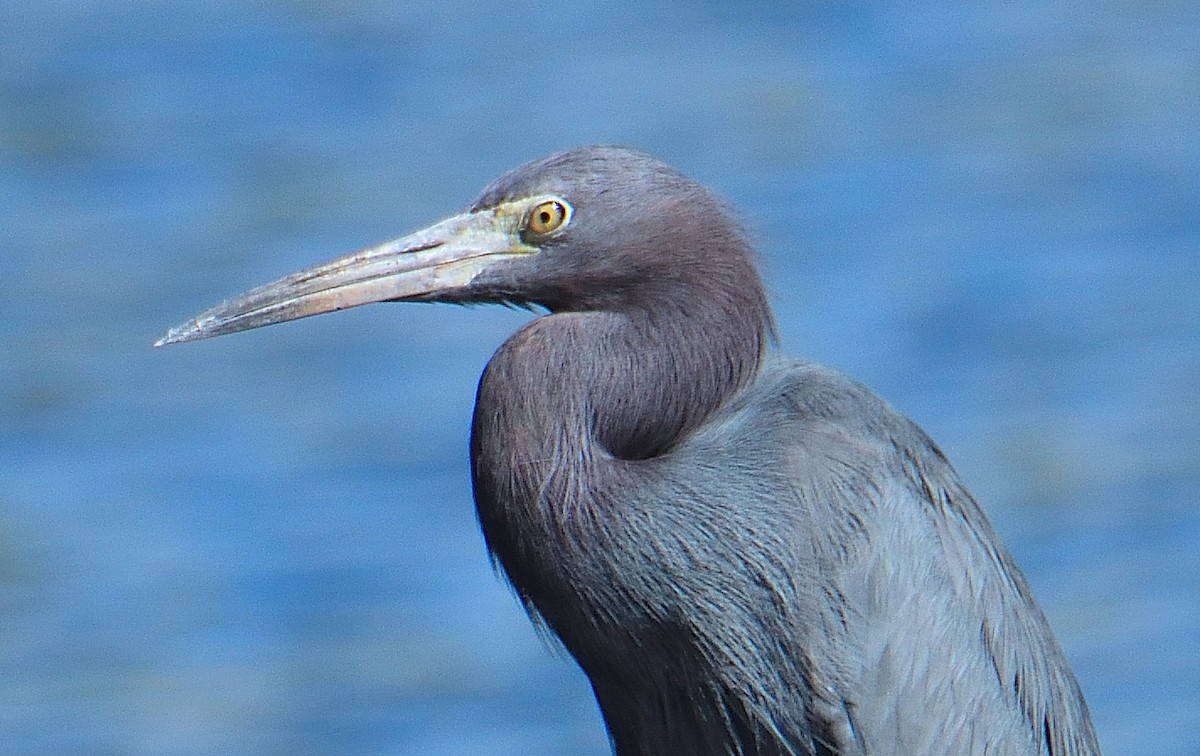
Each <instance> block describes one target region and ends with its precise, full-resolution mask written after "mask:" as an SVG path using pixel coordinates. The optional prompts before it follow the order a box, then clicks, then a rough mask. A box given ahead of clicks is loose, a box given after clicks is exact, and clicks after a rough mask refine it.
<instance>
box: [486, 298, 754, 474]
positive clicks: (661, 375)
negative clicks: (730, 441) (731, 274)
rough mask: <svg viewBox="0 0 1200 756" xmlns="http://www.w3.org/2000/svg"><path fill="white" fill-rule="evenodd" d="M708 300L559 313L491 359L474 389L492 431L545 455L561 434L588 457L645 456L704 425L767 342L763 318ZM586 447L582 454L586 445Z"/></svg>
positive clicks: (559, 443)
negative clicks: (495, 416)
mask: <svg viewBox="0 0 1200 756" xmlns="http://www.w3.org/2000/svg"><path fill="white" fill-rule="evenodd" d="M727 304H728V306H722V303H721V302H720V301H714V300H713V299H711V298H708V299H705V298H704V297H703V296H702V295H699V296H697V297H696V298H694V299H693V300H692V301H687V302H681V303H679V304H678V305H677V306H676V309H666V308H664V307H662V306H660V307H658V308H656V309H653V310H650V309H646V310H642V309H630V310H627V311H622V312H580V313H555V314H551V315H548V316H546V317H543V318H540V319H538V320H536V321H534V322H532V323H530V324H529V325H528V326H526V327H525V328H524V329H523V330H522V331H520V332H519V333H517V334H516V335H514V336H513V337H512V338H511V339H510V340H509V341H508V342H507V343H505V344H504V346H503V347H501V349H500V350H499V351H498V352H497V353H496V355H495V356H494V357H493V358H492V361H491V363H490V364H489V366H488V368H487V371H486V372H485V374H484V376H483V379H482V381H481V383H480V389H479V405H478V406H479V408H480V410H485V411H486V409H487V408H489V407H495V408H498V409H500V411H501V412H502V416H503V419H504V420H505V421H506V423H505V424H504V426H502V427H501V428H498V429H497V430H499V431H501V432H502V433H503V435H506V436H508V435H514V436H516V437H519V438H522V439H523V440H524V441H525V442H526V443H531V444H533V445H536V446H540V447H542V451H543V452H551V451H554V450H559V451H561V450H563V443H564V440H565V439H564V438H563V437H562V435H561V434H562V433H564V432H567V431H570V433H571V436H570V439H567V440H569V441H570V443H571V445H573V446H580V447H581V448H580V449H579V450H580V451H586V452H587V453H588V454H595V453H603V454H606V455H610V456H612V457H614V458H616V459H622V460H634V459H646V458H650V457H654V456H657V455H659V454H662V453H664V452H666V451H668V450H669V449H671V447H673V446H674V445H676V444H677V443H679V442H680V441H681V440H683V439H685V438H686V437H687V436H688V434H690V433H691V432H692V431H694V430H695V429H696V428H697V427H698V426H700V425H701V424H702V423H703V422H704V421H705V420H706V419H707V418H708V417H709V416H711V415H712V413H713V412H715V411H716V410H717V409H718V408H719V407H720V406H721V405H722V404H723V403H724V402H725V401H726V400H727V399H728V398H729V397H730V396H731V395H733V394H734V393H736V392H737V391H738V390H739V389H741V388H742V387H743V386H745V385H746V383H747V382H749V381H750V380H751V379H752V378H753V376H754V374H755V373H756V372H757V370H758V366H759V363H760V362H761V360H762V356H763V351H764V347H765V342H766V340H767V338H768V337H769V329H770V321H769V313H768V312H767V311H766V309H765V304H764V305H763V306H762V308H761V309H760V308H755V307H747V303H746V302H729V303H727ZM584 446H586V447H587V448H586V449H584V448H582V447H584Z"/></svg>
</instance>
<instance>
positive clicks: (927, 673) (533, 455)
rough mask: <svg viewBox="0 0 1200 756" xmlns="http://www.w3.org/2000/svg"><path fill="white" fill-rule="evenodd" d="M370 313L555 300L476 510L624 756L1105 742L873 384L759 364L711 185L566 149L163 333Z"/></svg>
mask: <svg viewBox="0 0 1200 756" xmlns="http://www.w3.org/2000/svg"><path fill="white" fill-rule="evenodd" d="M534 213H542V216H541V225H539V221H538V220H535V219H534V215H533V214H534ZM547 229H549V230H547ZM381 300H406V301H418V300H419V301H450V302H503V303H515V304H520V305H538V306H541V307H544V308H545V309H547V310H548V311H549V314H547V315H545V316H544V317H541V318H538V319H535V320H534V321H532V322H531V323H529V324H528V325H527V326H525V327H524V328H523V329H521V330H520V331H519V332H518V333H517V334H515V335H514V336H513V337H512V338H510V339H509V340H508V341H507V342H505V344H504V345H503V346H502V347H501V348H500V349H499V350H498V351H497V352H496V354H495V355H494V356H493V358H492V360H491V361H490V363H489V364H488V366H487V369H486V371H485V372H484V375H483V378H482V380H481V382H480V386H479V393H478V397H477V403H476V410H475V420H474V425H473V432H472V438H471V462H472V473H473V478H474V485H475V497H476V503H477V506H478V511H479V520H480V523H481V525H482V528H483V532H484V535H485V538H486V539H487V543H488V547H489V549H490V550H491V552H492V554H493V556H494V558H495V559H496V561H497V563H498V564H499V566H500V567H501V568H502V569H503V571H504V573H505V574H506V575H507V577H508V579H509V580H510V581H511V582H512V584H513V586H514V587H515V588H516V590H517V593H518V594H519V595H520V597H521V599H522V600H523V601H524V603H525V605H526V607H527V608H528V610H529V612H530V614H531V615H532V616H533V617H534V618H535V619H537V620H538V621H540V622H543V623H544V624H545V625H546V626H547V627H548V628H550V629H551V630H552V631H553V632H554V633H555V634H557V635H558V637H559V638H561V639H562V642H563V643H564V644H565V645H566V647H567V649H568V650H569V651H570V652H571V653H572V654H573V655H574V657H575V658H576V659H577V660H578V662H579V664H580V665H581V667H582V668H583V669H584V671H585V672H586V673H587V675H588V677H589V678H590V680H591V682H592V686H593V689H594V690H595V693H596V698H597V701H598V702H599V704H600V707H601V709H602V711H603V714H604V718H605V722H606V724H607V726H608V728H609V732H610V735H611V737H612V741H613V745H614V748H615V750H616V752H617V753H619V754H621V755H622V756H630V755H633V754H713V755H717V754H797V755H798V754H846V755H850V754H983V753H992V754H1054V755H1056V756H1061V755H1064V754H1094V753H1098V752H1099V747H1098V744H1097V741H1096V738H1095V735H1094V733H1093V731H1092V725H1091V721H1090V719H1089V715H1088V711H1087V706H1086V704H1085V702H1084V699H1083V697H1082V695H1081V693H1080V691H1079V688H1078V686H1077V684H1076V682H1075V679H1074V676H1073V675H1072V673H1071V670H1070V668H1069V666H1068V664H1067V662H1066V660H1065V658H1064V657H1063V654H1062V652H1061V650H1060V649H1059V647H1058V644H1057V643H1056V641H1055V639H1054V636H1053V634H1052V632H1051V630H1050V628H1049V626H1048V625H1047V623H1046V620H1045V618H1044V617H1043V615H1042V612H1041V611H1040V609H1039V608H1038V606H1037V604H1036V602H1035V601H1034V599H1033V597H1032V595H1031V593H1030V591H1029V588H1028V586H1027V585H1026V583H1025V580H1024V578H1023V577H1022V576H1021V573H1020V571H1019V570H1018V569H1017V567H1016V566H1015V565H1014V564H1013V561H1012V558H1011V556H1010V555H1009V553H1008V551H1007V550H1006V549H1005V547H1004V546H1003V544H1002V543H1001V542H1000V539H999V538H998V537H997V535H996V534H995V532H994V531H993V530H992V527H991V525H990V524H989V523H988V520H987V518H986V516H985V515H984V514H983V512H982V510H981V509H980V508H979V506H978V504H976V502H975V500H974V499H973V498H972V497H971V495H970V494H969V493H968V492H967V490H966V488H965V487H964V486H963V485H962V483H961V482H960V480H959V478H958V476H957V475H956V474H955V472H954V470H953V468H952V467H951V466H950V464H949V462H948V461H947V460H946V458H945V457H944V456H943V454H942V453H941V451H940V450H939V449H938V448H937V446H936V445H934V443H933V442H932V441H931V440H930V439H929V438H928V436H926V435H925V433H923V432H922V431H921V430H920V429H919V428H918V427H917V426H916V425H914V424H913V423H912V422H911V421H909V420H907V419H906V418H904V417H903V416H902V415H900V414H898V413H897V412H895V411H894V410H893V409H892V408H891V407H889V406H888V405H887V404H886V403H885V402H883V401H882V400H881V399H879V398H878V397H876V396H875V395H874V394H873V393H872V392H871V391H870V390H868V389H867V388H865V387H864V386H862V385H861V384H858V383H856V382H854V381H852V380H850V379H848V378H845V377H843V376H841V375H839V374H838V373H836V372H834V371H831V370H829V369H826V368H823V367H820V366H818V365H814V364H811V363H805V362H800V361H795V360H788V359H785V358H782V357H778V356H772V355H769V354H768V348H767V347H768V344H769V342H770V336H771V332H772V321H771V314H770V310H769V308H768V305H767V302H766V297H765V294H764V291H763V287H762V283H761V281H760V279H759V276H758V274H757V272H756V271H755V267H754V264H753V259H752V255H751V251H750V248H749V245H748V244H747V242H746V238H745V235H744V234H743V233H742V232H741V231H740V229H739V228H738V226H737V225H736V223H734V222H733V220H732V219H731V216H730V214H729V213H728V212H727V210H726V209H725V208H724V207H723V206H722V205H721V204H720V203H719V202H718V201H717V200H716V199H714V197H713V196H712V195H711V193H709V192H708V191H707V190H705V189H704V188H703V187H701V186H700V185H699V184H697V183H695V182H693V181H691V180H690V179H687V178H686V177H684V176H682V175H681V174H679V173H677V172H676V171H674V170H673V169H671V168H669V167H667V166H666V165H664V164H663V163H661V162H659V161H657V160H655V159H653V158H650V157H648V156H646V155H643V154H641V153H638V152H634V151H631V150H626V149H621V148H614V147H589V148H583V149H579V150H574V151H570V152H566V153H560V154H557V155H553V156H551V157H548V158H545V159H543V160H540V161H536V162H533V163H530V164H528V165H525V166H523V167H521V168H518V169H517V170H515V171H513V172H511V173H509V174H507V175H506V176H504V177H502V178H500V179H498V180H497V181H496V182H495V183H493V184H492V185H491V186H490V187H488V188H487V189H486V190H485V191H484V193H483V195H482V196H481V197H480V199H479V200H478V201H477V202H476V203H475V204H474V205H473V206H472V207H471V208H470V209H469V210H468V211H466V212H465V213H463V214H462V215H459V216H455V217H454V218H451V219H449V220H447V221H444V222H443V223H441V224H437V225H435V226H432V227H430V228H429V229H426V230H425V231H421V232H417V233H416V234H413V235H411V236H409V237H405V238H403V239H400V240H397V241H395V242H391V243H389V244H387V245H381V246H380V247H377V248H374V249H371V250H366V251H364V252H362V253H358V254H357V255H354V256H350V257H347V258H343V259H342V260H339V261H335V262H334V263H330V264H328V265H325V266H319V267H318V268H315V269H312V270H310V271H304V272H302V273H299V274H295V275H293V276H289V277H288V278H285V279H282V280H281V281H279V282H276V283H274V284H269V285H267V286H265V287H261V288H260V289H256V290H254V291H253V292H249V293H248V294H247V295H244V296H243V297H240V298H237V299H235V300H232V301H230V302H226V303H224V304H222V305H220V306H218V307H217V308H214V309H213V310H210V311H208V312H206V313H204V314H202V315H200V316H198V317H197V318H196V319H194V320H193V321H190V322H189V323H186V324H184V325H183V326H180V327H179V328H176V329H172V331H171V332H170V333H169V334H168V335H167V336H166V337H164V339H163V340H162V341H161V342H160V343H170V342H173V341H185V340H190V339H195V338H203V337H205V336H211V335H216V334H219V333H229V332H232V331H237V330H244V329H245V328H252V327H256V326H260V325H266V324H268V323H272V322H279V321H281V320H289V319H292V318H296V317H303V316H306V315H312V314H317V313H319V312H326V311H329V310H333V309H342V308H343V307H348V306H355V305H358V304H364V303H366V302H370V301H381Z"/></svg>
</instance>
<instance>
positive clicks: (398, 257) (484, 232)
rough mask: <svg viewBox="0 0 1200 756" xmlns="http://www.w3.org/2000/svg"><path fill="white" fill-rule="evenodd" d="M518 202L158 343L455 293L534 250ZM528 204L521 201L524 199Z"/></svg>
mask: <svg viewBox="0 0 1200 756" xmlns="http://www.w3.org/2000/svg"><path fill="white" fill-rule="evenodd" d="M515 204H516V203H512V204H502V205H499V206H496V207H491V208H487V209H484V210H478V211H475V212H467V213H463V214H461V215H456V216H454V217H453V218H448V219H446V220H444V221H442V222H441V223H436V224H434V225H432V226H429V227H428V228H425V229H422V230H421V231H417V232H416V233H413V234H409V235H408V236H405V237H403V238H400V239H396V240H394V241H390V242H387V243H385V244H380V245H379V246H377V247H371V248H369V249H364V250H362V251H360V252H355V253H354V254H352V255H347V256H345V257H342V258H339V259H337V260H333V261H332V262H328V263H325V264H324V265H317V266H315V267H312V268H308V269H307V270H302V271H300V272H299V273H293V274H292V275H290V276H286V277H285V278H281V279H279V280H278V281H275V282H273V283H269V284H266V285H265V286H260V287H258V288H257V289H252V290H250V291H248V292H246V293H245V294H242V295H240V296H237V297H234V298H233V299H229V300H226V301H225V302H222V303H221V304H219V305H217V306H216V307H214V308H212V309H211V310H207V311H205V312H202V313H200V314H199V315H197V316H196V317H194V318H192V319H191V320H189V321H187V322H186V323H183V324H181V325H178V326H175V327H174V328H172V329H171V330H169V331H167V333H166V335H164V336H163V337H162V338H161V339H159V340H158V341H156V342H155V343H154V346H156V347H158V346H163V345H165V344H174V343H176V342H179V341H194V340H196V339H206V338H208V337H210V336H220V335H222V334H226V333H236V332H237V331H245V330H248V329H250V328H258V327H259V326H265V325H270V324H272V323H281V322H283V321H285V320H295V319H296V318H305V317H308V316H309V315H319V314H321V313H323V312H333V311H334V310H344V309H346V308H348V307H357V306H358V305H362V304H369V303H371V302H383V301H389V300H434V299H438V298H448V299H452V298H455V293H456V292H462V291H463V290H464V289H465V288H466V287H467V286H468V285H469V284H470V283H471V281H473V280H474V279H475V277H476V276H478V275H479V274H480V273H481V272H483V271H484V270H486V269H488V268H489V267H492V266H493V265H495V264H497V263H498V262H500V261H502V260H506V259H511V258H514V257H520V256H523V255H528V254H530V253H532V252H536V251H537V248H536V247H533V246H530V245H528V244H525V243H524V242H523V241H522V240H521V235H520V231H519V228H520V223H521V219H522V211H523V208H520V207H515V206H514V205H515ZM522 204H523V203H522Z"/></svg>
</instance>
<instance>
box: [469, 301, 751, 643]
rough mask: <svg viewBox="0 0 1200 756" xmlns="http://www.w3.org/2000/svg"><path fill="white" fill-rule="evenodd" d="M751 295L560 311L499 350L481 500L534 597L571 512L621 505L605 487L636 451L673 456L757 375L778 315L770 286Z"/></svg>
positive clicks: (480, 414)
mask: <svg viewBox="0 0 1200 756" xmlns="http://www.w3.org/2000/svg"><path fill="white" fill-rule="evenodd" d="M755 280H756V281H757V279H755ZM750 296H751V299H750V300H749V301H747V299H746V297H745V295H742V298H741V299H740V300H739V301H733V300H732V299H728V298H725V299H723V298H722V297H721V296H719V292H718V295H714V296H699V295H698V296H695V297H691V298H688V299H687V300H686V301H681V302H679V303H678V304H677V305H676V306H675V308H672V307H671V306H669V305H668V303H667V302H666V301H664V300H662V299H661V298H660V300H659V301H660V303H661V306H660V307H658V308H656V309H655V310H654V311H653V312H649V311H642V310H639V309H637V308H632V309H630V310H627V311H620V312H604V311H592V312H565V313H554V314H551V315H547V316H545V317H543V318H539V319H537V320H535V321H533V322H532V323H530V324H529V325H527V326H526V327H525V328H523V329H522V330H521V331H519V332H518V333H516V334H515V335H514V336H513V337H512V338H510V339H509V340H508V341H507V342H505V344H504V345H503V346H502V347H501V348H500V349H499V350H498V351H497V352H496V354H495V355H494V356H493V357H492V360H491V361H490V362H489V364H488V366H487V369H486V370H485V371H484V374H483V378H482V379H481V380H480V385H479V393H478V397H477V401H476V407H475V418H474V424H473V427H472V433H471V463H472V473H473V481H474V487H475V500H476V505H477V507H478V513H479V518H480V524H481V525H482V527H483V531H484V536H485V538H486V539H487V541H488V546H489V548H490V550H491V551H492V552H493V554H495V556H496V557H497V558H498V559H499V561H500V562H501V563H502V564H503V565H504V567H505V570H506V571H507V572H508V575H509V577H510V579H511V580H512V581H513V583H514V584H515V585H516V587H517V589H518V591H519V592H520V593H521V594H522V595H523V596H526V598H527V599H529V598H530V597H531V596H532V595H533V594H537V593H538V592H539V589H537V588H536V587H534V585H533V584H535V583H541V581H543V580H546V579H550V580H551V582H557V580H556V576H554V575H553V573H554V571H555V570H556V569H558V568H557V567H556V566H555V565H554V564H552V563H551V562H543V561H542V559H543V557H546V554H547V551H546V550H547V549H553V548H554V547H553V545H552V542H553V541H554V540H556V539H560V538H562V537H564V535H565V534H564V531H563V529H562V527H561V526H562V524H563V523H564V522H565V521H566V520H568V519H570V518H571V517H573V516H577V515H579V514H581V513H588V512H594V511H596V510H597V508H603V507H608V506H610V505H611V502H605V501H600V499H601V498H603V497H605V496H611V492H612V491H613V489H614V486H613V483H614V482H615V481H616V480H617V478H619V477H620V476H621V475H622V474H624V473H623V471H625V470H626V469H627V468H628V465H629V463H630V461H631V460H645V459H649V458H653V457H656V456H658V455H662V454H669V453H670V451H671V449H672V448H673V447H675V446H676V445H678V444H679V443H680V442H681V441H683V440H684V439H686V438H687V437H688V435H689V434H691V433H692V432H694V431H695V429H696V428H698V427H699V426H700V425H701V424H703V423H704V421H705V420H706V419H708V418H709V417H711V416H712V414H713V413H714V412H715V411H717V409H718V408H719V407H720V406H721V405H722V404H723V403H724V402H725V401H727V400H728V399H729V398H730V397H731V396H733V395H734V394H736V393H737V392H738V391H739V390H740V389H741V388H742V387H744V386H745V385H747V384H748V383H749V382H750V381H751V380H753V377H754V376H755V375H756V373H757V371H758V367H759V364H760V362H761V360H762V357H763V352H764V348H765V343H766V341H767V339H768V338H769V335H770V329H771V320H770V312H769V310H768V309H767V306H766V300H765V296H763V294H762V291H761V288H760V287H756V288H753V289H752V290H751V291H750ZM543 586H544V587H545V584H544V583H543ZM561 587H562V586H560V588H561ZM534 603H542V602H538V601H536V600H535V601H534ZM541 608H542V609H543V610H544V607H541ZM552 624H553V623H552Z"/></svg>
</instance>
